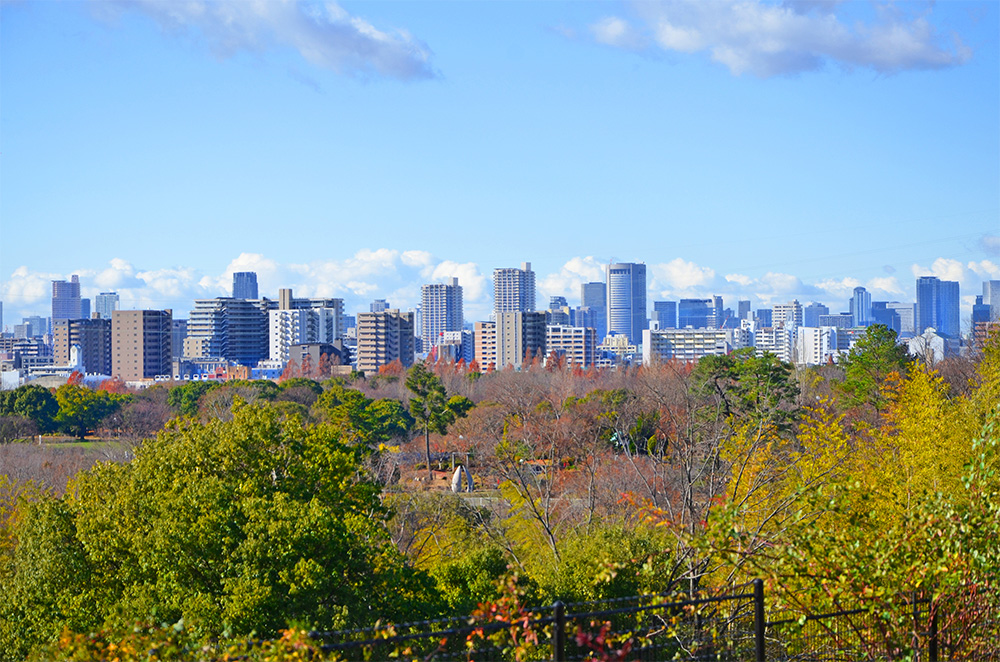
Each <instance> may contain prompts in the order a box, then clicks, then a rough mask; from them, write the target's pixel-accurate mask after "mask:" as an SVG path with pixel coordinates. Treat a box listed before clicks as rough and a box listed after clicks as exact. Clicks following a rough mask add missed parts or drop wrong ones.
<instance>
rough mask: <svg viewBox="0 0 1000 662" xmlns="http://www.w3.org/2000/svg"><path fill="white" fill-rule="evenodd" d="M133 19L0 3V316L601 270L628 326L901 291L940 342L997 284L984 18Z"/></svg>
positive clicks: (942, 9) (153, 14)
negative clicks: (623, 299) (743, 303)
mask: <svg viewBox="0 0 1000 662" xmlns="http://www.w3.org/2000/svg"><path fill="white" fill-rule="evenodd" d="M164 7H166V5H156V4H146V3H129V2H124V3H115V4H110V3H83V2H81V3H2V4H0V13H2V24H3V31H4V35H3V36H4V38H3V40H0V59H2V61H3V68H4V76H3V83H2V84H3V95H2V111H3V112H0V142H2V150H0V167H2V172H3V177H0V301H3V311H4V319H5V324H7V325H8V326H10V325H11V324H12V321H13V323H16V322H18V321H20V319H21V318H23V317H28V316H31V315H47V314H48V313H47V311H48V310H49V309H50V300H49V299H50V296H51V281H53V280H67V281H68V280H69V278H70V276H71V275H73V274H78V275H79V276H80V280H81V293H82V295H83V296H84V297H87V298H90V299H92V300H93V299H94V297H95V296H96V295H97V294H99V293H100V292H108V291H116V292H118V293H119V296H120V302H119V307H120V308H121V309H143V308H148V309H166V308H170V309H172V310H174V316H175V317H178V318H183V317H186V316H187V315H188V313H189V311H190V310H191V308H192V306H193V301H194V300H195V299H203V298H210V297H215V296H224V295H225V294H226V293H228V292H229V291H230V290H231V287H232V275H233V273H235V272H243V271H253V272H256V273H257V274H258V277H259V286H260V293H261V295H262V296H269V297H271V298H274V297H276V296H277V291H278V289H280V288H294V289H295V291H296V293H297V294H298V295H299V296H306V297H308V296H318V297H339V298H343V299H344V301H345V308H346V310H347V311H349V312H351V313H354V312H358V311H363V310H367V309H368V305H369V303H370V302H371V300H373V299H376V298H384V299H388V300H389V301H390V302H391V303H392V305H393V307H399V308H402V309H406V308H411V307H414V306H416V305H417V304H418V303H419V300H420V287H421V285H423V284H427V283H441V282H444V281H445V280H446V279H447V278H451V277H457V278H459V281H460V284H461V285H462V287H463V290H464V305H465V312H466V319H467V320H469V321H474V320H480V319H487V318H488V315H489V311H490V310H491V308H492V301H491V294H492V284H491V280H490V275H491V274H492V272H493V270H494V269H496V268H505V267H509V266H511V265H517V264H520V263H522V262H530V263H531V264H532V265H533V269H534V271H535V272H536V274H537V278H536V283H537V290H538V292H537V296H538V302H539V303H538V306H539V307H541V306H542V303H541V302H544V301H547V300H548V298H549V297H550V296H565V297H566V298H567V299H568V300H569V301H570V302H573V303H577V302H578V301H579V287H580V285H581V284H582V283H585V282H596V281H604V280H605V279H606V278H605V274H604V272H603V267H604V266H606V265H607V264H608V263H610V262H618V261H621V262H643V263H645V264H646V265H647V285H648V291H647V301H648V302H650V303H649V304H648V308H649V307H651V305H652V304H651V302H652V301H657V300H671V299H672V300H679V299H681V298H708V297H711V296H713V295H718V296H722V297H723V298H724V299H725V300H726V304H727V306H734V305H735V301H736V299H738V298H748V299H750V300H751V301H752V302H753V305H754V307H755V308H756V307H759V306H766V305H773V304H775V303H785V302H787V301H790V300H792V299H798V300H799V301H800V302H802V303H803V305H806V304H807V303H808V302H811V301H818V302H820V303H822V304H824V305H827V306H829V307H830V309H831V312H833V313H836V312H840V311H843V310H847V309H848V308H847V305H848V301H849V299H850V296H851V293H852V292H853V290H854V288H855V287H865V288H866V289H867V291H868V292H870V293H871V296H872V299H873V300H885V301H893V300H897V301H910V302H912V301H915V299H916V294H915V289H914V285H915V281H916V279H917V278H919V277H921V276H928V275H929V276H937V277H939V278H940V279H942V280H948V281H957V282H959V283H960V286H961V294H962V301H961V310H962V319H963V324H964V323H966V321H967V319H968V317H969V316H970V315H971V309H972V304H973V302H974V298H975V295H976V294H977V293H978V292H979V291H980V289H981V285H980V284H981V282H982V281H983V280H990V279H1000V49H998V34H1000V29H998V28H1000V7H998V6H997V5H996V3H993V2H955V3H938V4H934V5H930V4H926V3H913V2H899V3H893V4H892V5H891V6H887V5H884V4H882V3H868V2H854V3H837V2H832V3H815V2H812V3H804V2H803V3H794V2H792V3H779V2H738V3H737V2H730V1H727V0H719V1H718V2H713V3H691V2H681V1H675V2H648V3H634V4H629V3H617V2H593V3H566V2H552V3H517V4H515V3H461V4H455V3H423V2H413V3H401V2H385V3H343V4H342V5H339V6H338V5H327V4H324V5H320V4H317V3H312V2H285V3H258V4H255V3H235V2H214V3H200V2H197V1H195V2H191V3H186V4H185V5H183V9H181V8H175V9H174V10H172V11H169V12H168V11H166V10H165V9H164ZM658 26H659V28H663V26H667V27H669V28H670V29H669V30H667V29H659V30H658V29H657V28H658ZM746 35H752V36H753V37H754V38H752V39H746V38H745V36H746ZM888 35H895V36H896V37H897V38H896V39H889V38H888ZM764 43H766V44H768V49H764V48H761V47H760V45H761V44H764ZM303 239H306V241H303ZM648 312H650V311H649V310H647V313H648Z"/></svg>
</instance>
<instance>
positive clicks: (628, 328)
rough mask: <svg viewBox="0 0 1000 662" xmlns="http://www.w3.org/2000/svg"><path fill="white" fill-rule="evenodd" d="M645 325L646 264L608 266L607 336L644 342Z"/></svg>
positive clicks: (636, 342) (631, 263) (632, 263)
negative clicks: (621, 335) (613, 334)
mask: <svg viewBox="0 0 1000 662" xmlns="http://www.w3.org/2000/svg"><path fill="white" fill-rule="evenodd" d="M648 327H649V324H648V323H647V322H646V265H645V264H641V263H634V262H621V263H618V264H610V265H608V333H609V334H611V333H621V334H624V335H626V336H628V339H629V342H630V343H632V344H634V345H638V344H640V343H642V332H643V330H645V329H647V328H648Z"/></svg>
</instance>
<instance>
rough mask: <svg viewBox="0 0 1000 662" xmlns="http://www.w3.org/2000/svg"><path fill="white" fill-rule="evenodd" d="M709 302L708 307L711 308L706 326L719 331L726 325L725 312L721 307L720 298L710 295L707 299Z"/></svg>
mask: <svg viewBox="0 0 1000 662" xmlns="http://www.w3.org/2000/svg"><path fill="white" fill-rule="evenodd" d="M709 301H710V302H711V303H710V304H709V305H710V306H711V307H712V313H711V315H710V316H709V318H708V326H709V327H711V328H713V329H721V328H723V327H724V326H725V324H726V312H725V309H724V308H723V306H724V305H725V304H723V302H722V297H720V296H717V295H712V298H711V299H709Z"/></svg>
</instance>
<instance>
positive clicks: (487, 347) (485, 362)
mask: <svg viewBox="0 0 1000 662" xmlns="http://www.w3.org/2000/svg"><path fill="white" fill-rule="evenodd" d="M473 334H474V336H475V337H474V338H473V342H474V343H475V361H476V363H478V364H479V369H480V370H481V371H482V372H487V371H489V370H496V367H497V323H496V322H476V324H475V326H474V327H473Z"/></svg>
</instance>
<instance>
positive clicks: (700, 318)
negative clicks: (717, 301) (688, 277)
mask: <svg viewBox="0 0 1000 662" xmlns="http://www.w3.org/2000/svg"><path fill="white" fill-rule="evenodd" d="M714 310H715V309H714V308H713V305H712V300H711V299H681V300H680V303H679V304H678V305H677V328H678V329H687V328H689V327H690V328H692V329H707V328H708V327H709V320H710V319H712V318H714V317H715V313H714Z"/></svg>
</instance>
